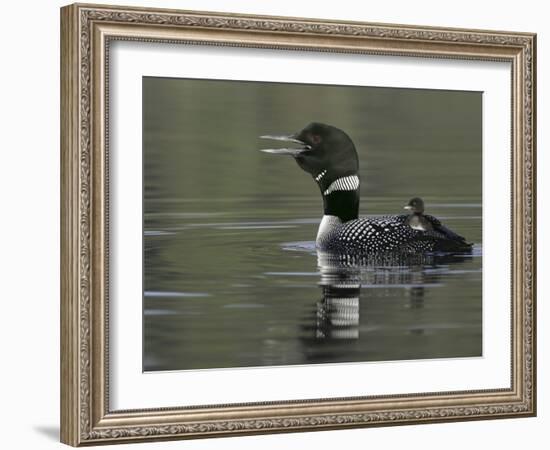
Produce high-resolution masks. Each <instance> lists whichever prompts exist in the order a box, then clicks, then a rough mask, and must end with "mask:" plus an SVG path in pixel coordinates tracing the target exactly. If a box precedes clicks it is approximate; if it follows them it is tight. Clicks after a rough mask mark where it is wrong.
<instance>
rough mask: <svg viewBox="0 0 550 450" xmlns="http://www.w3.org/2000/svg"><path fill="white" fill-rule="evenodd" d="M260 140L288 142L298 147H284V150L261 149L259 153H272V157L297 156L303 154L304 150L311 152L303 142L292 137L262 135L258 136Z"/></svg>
mask: <svg viewBox="0 0 550 450" xmlns="http://www.w3.org/2000/svg"><path fill="white" fill-rule="evenodd" d="M260 139H269V140H272V141H282V142H288V143H291V144H296V145H298V146H299V147H284V148H262V149H261V150H260V151H262V152H266V153H272V154H274V155H290V156H294V157H296V156H298V155H299V154H300V153H302V152H305V151H306V150H311V146H309V145H308V144H306V143H305V142H303V141H301V140H299V139H296V138H295V137H294V136H293V135H290V136H273V135H264V136H260Z"/></svg>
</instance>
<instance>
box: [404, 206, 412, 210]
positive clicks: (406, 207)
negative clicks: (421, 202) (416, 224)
mask: <svg viewBox="0 0 550 450" xmlns="http://www.w3.org/2000/svg"><path fill="white" fill-rule="evenodd" d="M403 209H407V210H409V211H410V210H412V209H413V207H412V206H411V205H405V206H403Z"/></svg>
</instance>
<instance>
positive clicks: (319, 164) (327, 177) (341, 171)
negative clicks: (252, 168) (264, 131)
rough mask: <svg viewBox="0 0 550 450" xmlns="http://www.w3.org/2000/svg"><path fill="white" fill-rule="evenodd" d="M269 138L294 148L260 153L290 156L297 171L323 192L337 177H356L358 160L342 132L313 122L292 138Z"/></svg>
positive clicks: (265, 137)
mask: <svg viewBox="0 0 550 450" xmlns="http://www.w3.org/2000/svg"><path fill="white" fill-rule="evenodd" d="M260 138H262V139H272V140H277V141H284V142H289V143H292V144H295V147H294V148H289V147H287V148H276V149H263V150H262V151H263V152H267V153H273V154H276V155H290V156H293V157H294V159H295V160H296V162H297V163H298V165H299V166H300V168H302V169H303V170H304V171H306V172H307V173H309V174H310V175H311V176H312V177H313V178H314V180H315V181H316V182H317V183H318V184H319V187H320V188H321V190H322V191H323V192H324V191H325V190H326V189H327V188H328V187H329V186H330V184H331V183H332V182H334V181H335V180H337V179H339V178H343V177H347V176H352V175H356V176H357V173H358V171H359V158H358V157H357V151H356V150H355V146H354V145H353V142H352V140H351V139H350V137H349V136H348V135H347V134H346V133H345V132H343V131H342V130H340V129H338V128H336V127H333V126H331V125H325V124H324V123H318V122H313V123H310V124H309V125H308V126H306V127H305V128H304V129H303V130H300V131H298V132H297V133H294V134H291V135H282V136H280V135H277V136H275V135H266V136H260Z"/></svg>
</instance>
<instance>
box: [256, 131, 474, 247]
mask: <svg viewBox="0 0 550 450" xmlns="http://www.w3.org/2000/svg"><path fill="white" fill-rule="evenodd" d="M260 138H262V139H271V140H277V141H283V142H287V143H291V144H293V145H292V146H291V147H290V146H289V147H286V148H271V149H262V151H264V152H267V153H272V154H276V155H290V156H292V157H294V159H295V160H296V162H297V163H298V165H299V166H300V167H301V168H302V169H303V170H304V171H306V172H307V173H309V174H310V175H311V176H312V177H313V179H314V180H315V182H316V183H317V185H318V186H319V189H320V191H321V194H322V196H323V210H324V216H323V219H322V220H321V224H320V225H319V230H318V233H317V239H316V247H317V248H318V249H319V250H321V251H329V252H338V253H362V254H377V253H383V252H399V253H406V254H417V253H422V252H465V251H470V250H471V247H472V246H471V244H468V243H466V242H465V241H464V240H463V239H456V238H453V237H452V235H449V234H446V233H442V232H441V231H438V230H437V229H433V230H427V231H422V230H415V229H413V228H412V227H411V226H409V225H408V223H407V219H408V215H406V214H402V215H395V216H382V217H368V218H367V217H364V218H359V217H358V213H359V182H360V181H359V158H358V156H357V151H356V150H355V146H354V144H353V142H352V140H351V139H350V137H349V136H348V135H347V134H346V133H345V132H344V131H342V130H340V129H338V128H336V127H333V126H331V125H325V124H322V123H317V122H314V123H311V124H309V125H308V126H306V127H305V128H304V129H303V130H301V131H299V132H297V133H295V134H292V135H289V136H274V135H264V136H260ZM449 231H450V230H449ZM451 233H452V232H451ZM452 234H454V233H452ZM455 236H458V235H455Z"/></svg>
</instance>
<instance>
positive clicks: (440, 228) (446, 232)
mask: <svg viewBox="0 0 550 450" xmlns="http://www.w3.org/2000/svg"><path fill="white" fill-rule="evenodd" d="M424 217H425V218H426V219H427V220H428V222H430V223H431V224H432V227H433V229H434V231H436V232H439V233H441V234H442V235H443V236H445V237H446V238H447V239H451V240H453V241H461V242H466V238H465V237H464V236H461V235H460V234H457V233H455V232H454V231H453V230H450V229H449V228H447V227H446V226H445V225H443V224H442V223H441V222H440V221H439V219H437V218H436V217H434V216H430V215H428V214H424Z"/></svg>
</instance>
